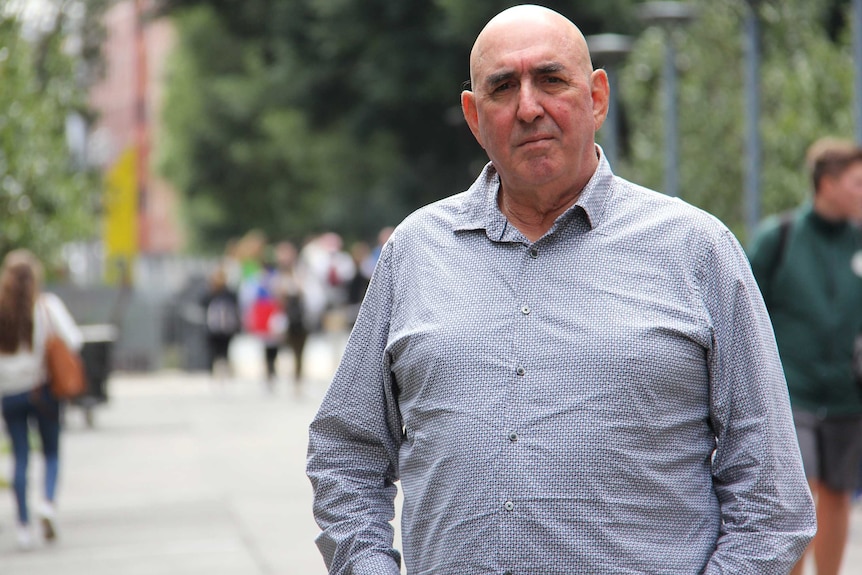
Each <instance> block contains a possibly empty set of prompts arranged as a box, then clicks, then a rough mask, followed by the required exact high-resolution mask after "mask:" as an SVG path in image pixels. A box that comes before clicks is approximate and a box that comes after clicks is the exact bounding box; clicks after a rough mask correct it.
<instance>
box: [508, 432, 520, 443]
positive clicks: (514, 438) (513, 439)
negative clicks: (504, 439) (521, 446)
mask: <svg viewBox="0 0 862 575" xmlns="http://www.w3.org/2000/svg"><path fill="white" fill-rule="evenodd" d="M509 441H511V442H512V443H514V442H516V441H518V434H517V433H515V432H514V431H513V432H512V433H510V434H509Z"/></svg>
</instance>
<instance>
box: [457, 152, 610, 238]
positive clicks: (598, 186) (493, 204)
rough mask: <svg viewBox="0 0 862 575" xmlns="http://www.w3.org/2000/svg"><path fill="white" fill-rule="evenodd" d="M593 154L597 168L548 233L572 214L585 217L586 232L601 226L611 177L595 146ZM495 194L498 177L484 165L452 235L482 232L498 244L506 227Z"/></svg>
mask: <svg viewBox="0 0 862 575" xmlns="http://www.w3.org/2000/svg"><path fill="white" fill-rule="evenodd" d="M596 151H597V153H598V155H599V165H598V167H597V168H596V171H595V172H594V173H593V175H592V177H591V178H590V180H589V182H587V185H586V186H584V189H583V190H581V194H580V195H579V196H578V199H577V201H576V202H575V203H574V205H572V207H570V208H569V209H568V210H566V211H565V212H563V213H562V214H560V216H559V217H558V218H557V221H556V222H555V223H554V226H553V228H551V232H553V230H554V228H556V227H557V226H558V225H559V224H560V223H561V222H563V221H567V220H569V219H570V218H571V215H572V213H574V212H575V211H581V210H582V211H583V212H584V213H585V214H586V219H587V223H588V224H589V226H590V229H595V228H596V227H597V226H599V225H600V224H601V221H602V218H603V216H604V212H605V205H606V203H607V201H608V199H609V198H610V195H611V191H612V188H613V181H614V174H613V172H612V171H611V167H610V164H609V163H608V160H607V158H606V157H605V154H604V151H603V150H602V149H601V147H600V146H599V145H598V144H597V145H596ZM499 190H500V175H499V174H498V173H497V170H496V169H495V168H494V164H493V163H491V162H488V163H487V164H486V165H485V168H484V169H483V170H482V173H481V174H479V177H478V178H477V179H476V181H475V182H473V185H471V186H470V188H469V189H468V190H467V192H466V198H465V201H464V203H463V204H462V206H461V214H460V217H459V219H458V221H457V222H456V224H455V231H467V230H485V231H486V233H487V234H488V238H489V239H491V240H493V241H501V240H502V239H503V237H504V235H505V234H506V231H507V229H508V227H509V222H508V221H507V220H506V217H505V216H504V215H503V213H502V212H501V211H500V207H499V205H498V204H497V193H498V192H499ZM549 233H550V232H549Z"/></svg>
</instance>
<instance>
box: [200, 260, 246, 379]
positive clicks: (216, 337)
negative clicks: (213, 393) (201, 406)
mask: <svg viewBox="0 0 862 575" xmlns="http://www.w3.org/2000/svg"><path fill="white" fill-rule="evenodd" d="M201 304H202V305H203V309H204V325H205V326H206V330H207V351H208V354H209V366H210V373H212V376H213V379H215V380H216V381H224V380H225V379H227V378H228V377H229V376H230V373H231V370H230V362H229V361H228V349H229V348H230V342H231V340H232V339H233V337H234V336H235V335H236V334H237V333H239V331H240V329H241V328H242V322H241V320H240V313H239V303H238V302H237V296H236V294H235V293H234V292H233V291H231V290H230V288H228V286H227V276H226V274H225V271H224V269H222V268H218V269H216V271H215V272H213V274H212V276H210V283H209V290H208V291H207V294H206V295H205V296H204V299H203V301H202V302H201Z"/></svg>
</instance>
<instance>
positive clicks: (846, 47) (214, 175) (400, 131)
mask: <svg viewBox="0 0 862 575" xmlns="http://www.w3.org/2000/svg"><path fill="white" fill-rule="evenodd" d="M511 4H513V2H504V1H493V0H476V1H471V2H462V1H460V0H457V1H451V0H415V1H411V2H403V1H400V0H366V1H363V2H358V1H349V0H313V1H312V0H244V1H243V2H233V1H228V0H225V1H221V0H158V1H157V0H127V1H118V0H87V1H76V0H0V7H2V8H0V18H2V21H0V83H2V86H3V89H2V91H0V218H2V225H0V253H5V252H6V251H8V250H9V249H12V248H14V247H21V246H26V247H29V248H30V249H32V250H33V251H35V252H36V253H37V255H39V256H40V257H41V258H42V259H43V260H45V261H46V262H48V263H49V270H50V273H49V281H50V283H51V284H52V286H57V288H58V290H65V292H64V293H63V294H62V295H64V297H65V298H67V299H68V300H69V305H70V307H71V308H73V309H72V311H73V313H74V314H75V315H76V317H78V318H79V319H80V320H81V321H82V322H84V323H93V322H105V321H111V322H113V323H115V324H117V325H118V326H119V327H120V330H119V339H118V341H117V345H116V348H115V353H114V362H115V363H116V365H117V366H118V367H122V368H124V369H125V368H128V369H136V370H150V369H157V368H160V367H164V366H165V365H169V366H171V365H175V366H177V367H182V368H197V367H200V362H199V361H198V359H197V358H195V357H193V354H192V355H190V354H189V353H186V352H177V351H176V349H175V347H176V346H175V344H176V343H177V341H178V338H179V339H180V340H181V339H182V338H183V337H185V335H184V334H183V326H182V325H181V324H178V323H177V318H176V317H175V316H176V314H175V312H176V305H177V303H178V302H181V300H182V299H183V295H184V293H186V292H189V291H194V289H195V288H194V287H193V285H192V284H193V282H194V281H196V279H197V280H198V281H199V280H200V278H203V277H205V276H206V275H207V273H208V272H209V271H211V269H212V268H213V267H214V266H215V265H217V264H218V262H219V261H220V258H222V257H223V256H224V255H225V253H226V251H227V250H229V248H230V246H235V245H236V243H237V242H238V241H239V240H240V239H241V238H242V237H243V236H244V235H246V234H247V233H249V232H250V231H252V230H256V231H259V232H261V233H262V234H263V235H264V237H265V238H266V241H267V242H269V243H275V242H277V241H281V240H289V241H292V242H294V243H296V244H297V245H300V246H301V245H303V244H305V243H307V242H308V241H309V239H311V238H313V237H315V236H318V235H320V234H322V233H325V232H335V233H337V234H338V235H339V236H340V237H341V238H342V241H343V245H344V247H345V249H347V248H348V247H349V246H351V245H353V244H354V243H357V242H365V243H368V244H370V245H371V246H373V245H374V243H375V242H376V238H377V234H378V232H379V231H380V230H381V229H382V228H384V227H386V226H390V225H395V224H397V223H398V222H399V221H400V220H401V219H402V218H403V217H404V216H405V215H406V214H408V213H410V212H411V211H412V210H414V209H416V208H418V207H419V206H421V205H424V204H426V203H428V202H431V201H434V200H437V199H439V198H442V197H445V196H447V195H450V194H452V193H455V192H457V191H460V190H463V189H465V188H466V187H467V186H468V185H469V184H470V182H471V181H472V180H473V178H474V177H475V175H476V174H477V173H478V171H479V170H480V168H481V166H482V165H483V164H484V162H485V161H486V158H485V156H484V153H483V151H482V150H481V149H480V148H479V146H478V145H477V144H476V143H475V141H474V140H473V137H472V135H471V134H470V132H469V130H468V129H467V126H466V124H465V123H464V121H463V118H462V115H461V112H460V106H459V92H460V90H461V89H462V83H463V82H464V81H466V80H468V66H467V61H468V54H469V50H470V47H471V44H472V41H473V39H474V38H475V35H476V34H477V32H478V30H479V29H480V28H481V27H482V25H483V24H484V22H486V21H487V19H488V18H489V17H490V16H491V15H493V14H494V13H496V12H498V11H499V10H500V9H502V8H504V7H506V6H508V5H511ZM545 4H547V5H548V6H549V7H551V8H554V9H556V10H559V11H561V12H562V13H564V14H566V15H567V16H569V17H570V18H571V19H572V20H574V21H575V22H577V23H578V24H579V25H580V26H581V28H582V29H583V32H584V33H585V34H586V35H587V36H588V37H590V40H591V48H592V49H593V55H594V59H595V61H596V64H597V65H601V66H604V67H605V68H606V69H608V71H609V72H611V74H612V80H613V82H614V87H615V88H616V89H615V90H614V93H615V94H616V97H615V102H614V103H613V104H614V110H613V111H612V118H611V121H609V122H608V124H606V126H605V127H603V128H602V130H601V132H600V134H599V139H600V141H601V143H602V144H603V145H604V147H605V149H606V151H607V152H608V155H609V156H610V157H611V159H612V160H613V165H614V168H615V171H616V172H617V173H619V174H620V175H622V176H624V177H627V178H629V179H631V180H634V181H637V182H639V183H643V184H644V185H647V186H650V187H653V188H655V189H658V190H662V191H665V192H667V193H669V194H672V195H679V196H681V197H682V198H684V199H686V200H687V201H689V202H691V203H694V204H695V205H698V206H700V207H703V208H704V209H706V210H708V211H710V212H711V213H713V214H715V215H716V216H718V217H719V218H720V219H722V220H723V221H724V222H725V223H726V224H727V225H728V226H729V227H730V228H731V229H732V230H734V232H736V233H737V235H738V236H739V237H740V239H741V240H742V241H743V242H745V240H746V238H747V237H748V235H750V233H751V230H752V228H753V226H754V225H755V224H756V222H757V221H758V219H760V218H761V217H762V216H763V215H765V214H769V213H774V212H778V211H781V210H784V209H787V208H789V207H792V206H795V205H797V204H798V203H799V202H800V201H801V200H802V199H804V198H805V197H806V194H807V193H808V184H807V182H806V180H805V178H804V175H803V174H804V172H803V169H802V163H803V162H802V160H803V155H804V150H805V149H806V147H807V146H808V145H809V144H810V143H811V141H813V140H814V139H815V138H816V137H818V136H821V135H824V134H832V135H837V136H848V137H854V136H855V134H856V131H857V128H855V126H857V125H858V123H859V119H858V118H856V117H854V109H856V108H858V106H857V105H856V104H855V102H856V100H857V99H858V98H859V97H860V94H858V90H854V82H855V81H857V80H858V78H856V76H857V75H858V74H857V73H856V71H857V70H858V69H859V67H860V66H862V63H860V59H854V26H853V23H854V18H858V17H859V16H858V14H857V12H858V11H859V9H855V10H854V2H852V1H851V0H781V1H778V0H772V1H770V0H751V1H746V0H722V1H720V2H714V1H713V2H708V1H697V0H691V1H689V2H647V3H642V2H636V1H634V0H595V1H586V0H578V1H568V2H566V1H552V2H546V3H545ZM680 143H682V144H680ZM79 288H80V289H79ZM123 290H125V292H124V293H123V295H122V296H121V295H120V292H122V291H123ZM81 291H83V292H86V293H80V294H79V293H72V292H81ZM79 299H80V302H79V301H78V300H79ZM121 300H122V301H121ZM93 302H96V303H93ZM112 302H113V303H112ZM125 322H134V323H135V330H125V329H122V328H123V327H124V323H125ZM186 335H187V334H186ZM186 343H188V341H186ZM181 347H188V345H184V346H181Z"/></svg>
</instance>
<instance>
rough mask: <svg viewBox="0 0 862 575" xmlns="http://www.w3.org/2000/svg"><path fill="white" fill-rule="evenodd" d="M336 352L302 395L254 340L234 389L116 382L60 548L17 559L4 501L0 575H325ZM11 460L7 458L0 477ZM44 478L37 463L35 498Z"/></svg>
mask: <svg viewBox="0 0 862 575" xmlns="http://www.w3.org/2000/svg"><path fill="white" fill-rule="evenodd" d="M329 343H331V342H324V341H322V340H316V341H313V342H311V343H310V345H309V349H308V354H309V356H308V366H309V381H308V382H307V383H306V385H305V387H304V389H303V393H302V396H301V397H299V398H297V397H295V395H294V394H293V390H292V389H290V388H289V387H288V385H287V383H286V382H282V383H281V384H280V386H279V387H278V388H277V390H276V393H274V394H270V393H268V392H266V391H265V388H264V386H263V385H262V383H261V382H260V371H259V369H256V368H255V367H254V366H256V365H257V364H256V363H255V362H254V361H251V360H252V359H253V358H254V357H256V354H257V353H258V350H257V349H256V348H255V346H254V344H253V343H252V342H248V341H244V342H242V343H241V344H240V345H238V346H236V349H235V350H233V351H234V359H235V361H236V362H237V364H238V365H239V366H243V367H244V371H243V370H240V373H239V378H238V379H237V381H234V382H232V383H231V384H229V385H226V386H224V387H218V386H214V385H213V383H212V382H211V381H210V380H209V378H208V377H207V376H206V375H204V374H186V373H181V372H160V373H157V374H149V375H130V374H115V375H114V376H113V377H112V379H111V382H110V387H109V390H110V391H109V393H110V397H111V400H110V403H109V404H107V405H105V406H102V407H101V408H100V409H97V411H96V414H95V420H96V424H95V427H94V428H92V429H91V428H88V427H87V426H86V424H85V421H84V418H83V414H82V413H81V412H80V411H79V410H76V409H72V410H70V411H69V412H68V417H67V426H66V432H65V434H64V436H63V440H62V441H63V444H62V477H61V489H60V493H59V502H60V503H59V527H60V535H59V537H60V538H59V541H58V542H57V543H56V544H54V545H50V546H45V545H43V544H42V543H41V542H40V543H39V544H38V545H37V548H36V549H35V550H33V551H31V552H27V553H22V552H19V551H17V550H16V549H15V544H14V530H13V517H14V514H13V511H14V508H13V500H12V497H11V494H10V493H8V492H7V493H3V494H0V495H2V496H0V574H2V575H56V574H59V573H62V574H63V575H79V574H80V575H83V574H87V575H108V574H110V575H138V574H141V575H144V574H146V575H162V574H164V575H179V574H182V575H195V574H201V575H203V574H207V575H221V574H224V575H228V574H230V575H234V574H242V575H294V574H295V575H323V574H324V573H325V572H326V570H325V568H324V565H323V561H322V560H321V558H320V556H319V554H318V552H317V549H316V548H315V546H314V544H313V539H314V537H315V535H316V534H317V531H318V530H317V526H316V525H315V524H314V521H313V519H312V517H311V512H310V508H311V488H310V485H309V482H308V480H307V479H306V477H305V474H304V464H305V449H306V441H307V426H308V423H309V421H310V420H311V418H312V417H313V415H314V412H315V410H316V408H317V405H318V403H319V401H320V399H321V397H322V396H323V393H324V392H325V389H326V385H327V382H328V378H329V376H330V373H331V369H332V365H333V362H334V360H335V359H336V357H337V351H336V352H333V351H332V350H331V347H330V345H329ZM337 345H338V344H336V348H337ZM281 368H282V369H284V372H285V373H288V372H289V365H288V364H283V365H281ZM10 465H11V463H10V461H9V455H8V454H2V453H0V477H8V476H9V469H10ZM41 473H42V470H41V464H40V462H39V458H38V457H36V458H34V461H33V464H32V467H31V483H32V485H33V488H31V502H35V501H36V497H35V496H36V495H37V494H38V493H39V491H38V486H39V483H40V479H41ZM851 537H852V542H851V546H850V550H849V553H848V556H847V559H846V561H845V568H844V570H843V571H842V575H862V507H860V506H857V507H856V509H855V511H854V516H853V525H852V533H851ZM536 575H540V574H536Z"/></svg>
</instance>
